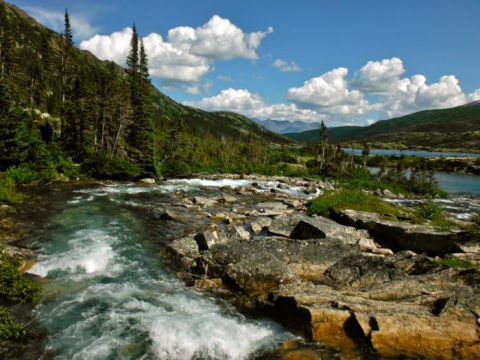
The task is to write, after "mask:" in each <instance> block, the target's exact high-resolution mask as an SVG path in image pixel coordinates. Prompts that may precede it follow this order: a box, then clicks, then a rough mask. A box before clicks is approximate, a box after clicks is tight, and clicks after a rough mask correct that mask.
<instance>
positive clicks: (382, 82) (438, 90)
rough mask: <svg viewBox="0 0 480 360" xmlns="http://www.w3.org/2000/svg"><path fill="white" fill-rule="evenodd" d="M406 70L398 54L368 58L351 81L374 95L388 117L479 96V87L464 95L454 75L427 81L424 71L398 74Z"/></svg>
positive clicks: (462, 101)
mask: <svg viewBox="0 0 480 360" xmlns="http://www.w3.org/2000/svg"><path fill="white" fill-rule="evenodd" d="M404 72H405V68H404V65H403V61H402V60H401V59H399V58H391V59H384V60H382V61H369V62H368V63H367V64H366V65H364V66H363V67H362V68H361V69H360V72H359V74H358V75H357V77H356V78H355V79H354V80H353V81H352V85H353V86H354V87H355V88H356V89H358V90H360V91H362V92H364V93H365V94H367V95H376V96H377V97H378V98H379V103H378V104H377V106H378V108H379V109H382V110H383V111H384V113H385V115H386V116H387V117H394V116H399V115H404V114H407V113H411V112H415V111H420V110H424V109H439V108H448V107H454V106H459V105H462V104H465V103H466V102H467V101H471V100H474V99H476V98H477V97H480V91H479V92H478V93H477V92H474V93H472V94H470V95H465V94H464V92H463V90H462V88H461V87H460V83H459V81H458V79H457V78H456V77H455V76H454V75H445V76H442V77H441V78H440V79H439V81H438V82H436V83H432V84H427V78H426V77H425V76H424V75H414V76H412V77H410V78H408V77H406V78H401V75H402V74H403V73H404Z"/></svg>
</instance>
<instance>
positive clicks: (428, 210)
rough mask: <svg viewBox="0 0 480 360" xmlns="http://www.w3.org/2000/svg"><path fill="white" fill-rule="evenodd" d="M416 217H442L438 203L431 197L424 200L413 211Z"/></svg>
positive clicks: (427, 218)
mask: <svg viewBox="0 0 480 360" xmlns="http://www.w3.org/2000/svg"><path fill="white" fill-rule="evenodd" d="M415 214H416V215H417V217H419V218H420V219H422V220H436V219H440V218H442V217H443V211H442V208H441V207H440V205H438V204H437V203H435V202H433V201H432V199H427V200H425V201H424V202H423V203H422V204H421V205H420V206H419V207H418V208H417V209H416V211H415Z"/></svg>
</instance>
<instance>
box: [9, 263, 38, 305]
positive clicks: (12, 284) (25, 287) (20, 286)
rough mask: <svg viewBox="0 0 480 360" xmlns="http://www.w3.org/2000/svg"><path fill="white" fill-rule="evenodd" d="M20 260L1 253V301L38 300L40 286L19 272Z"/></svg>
mask: <svg viewBox="0 0 480 360" xmlns="http://www.w3.org/2000/svg"><path fill="white" fill-rule="evenodd" d="M19 265H20V264H19V261H18V260H17V259H14V258H10V257H8V256H6V255H4V254H0V303H3V304H10V303H16V302H34V303H36V302H38V301H39V300H40V288H39V286H38V285H37V284H36V283H34V282H33V281H32V280H30V279H29V278H27V277H26V276H25V274H23V273H21V272H19V271H18V270H17V269H18V267H19Z"/></svg>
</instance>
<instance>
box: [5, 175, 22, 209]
mask: <svg viewBox="0 0 480 360" xmlns="http://www.w3.org/2000/svg"><path fill="white" fill-rule="evenodd" d="M24 198H25V196H24V195H23V194H22V193H20V192H18V191H17V188H16V185H15V180H14V179H13V178H12V177H10V176H8V175H7V174H5V173H2V172H0V203H2V202H3V203H7V204H16V203H19V202H20V201H22V200H23V199H24Z"/></svg>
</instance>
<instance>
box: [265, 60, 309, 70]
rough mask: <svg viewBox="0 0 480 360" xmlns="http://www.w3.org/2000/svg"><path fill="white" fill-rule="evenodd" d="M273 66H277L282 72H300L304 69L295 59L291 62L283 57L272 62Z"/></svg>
mask: <svg viewBox="0 0 480 360" xmlns="http://www.w3.org/2000/svg"><path fill="white" fill-rule="evenodd" d="M272 66H273V67H276V68H277V69H279V70H280V71H282V72H300V71H302V69H301V68H300V66H298V65H297V64H296V63H295V61H292V62H291V63H288V62H286V61H285V60H282V59H277V60H275V61H274V62H273V64H272Z"/></svg>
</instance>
